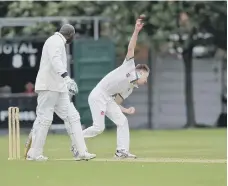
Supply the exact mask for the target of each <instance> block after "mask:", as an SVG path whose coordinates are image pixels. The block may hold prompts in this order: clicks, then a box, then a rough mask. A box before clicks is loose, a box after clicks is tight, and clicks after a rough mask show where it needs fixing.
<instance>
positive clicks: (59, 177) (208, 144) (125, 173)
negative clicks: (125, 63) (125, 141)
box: [0, 129, 226, 186]
mask: <svg viewBox="0 0 228 186" xmlns="http://www.w3.org/2000/svg"><path fill="white" fill-rule="evenodd" d="M26 137H27V136H22V137H21V141H22V142H24V141H25V139H26ZM87 144H88V148H89V151H90V152H92V153H96V154H97V158H96V159H94V160H92V161H88V162H85V161H83V162H76V161H73V160H72V154H71V152H70V151H69V149H70V140H69V137H68V136H66V135H49V136H48V138H47V143H46V146H45V155H47V156H49V158H50V161H48V162H28V161H24V160H19V161H16V160H15V161H8V160H7V158H8V136H0V146H1V150H0V154H1V156H0V165H1V168H0V183H1V186H14V185H16V186H27V185H28V186H64V185H65V186H75V185H78V186H166V185H167V186H225V185H226V130H225V129H220V130H217V129H216V130H211V129H210V130H209V129H208V130H199V129H198V130H196V129H194V130H178V131H175V130H171V131H131V152H132V153H135V154H137V155H138V157H139V158H138V159H137V160H131V161H130V160H125V161H117V160H115V159H113V155H114V152H115V147H116V134H115V131H107V132H105V133H103V134H101V135H99V136H97V137H95V138H93V139H89V140H87ZM22 149H23V144H22Z"/></svg>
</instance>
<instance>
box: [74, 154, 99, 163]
mask: <svg viewBox="0 0 228 186" xmlns="http://www.w3.org/2000/svg"><path fill="white" fill-rule="evenodd" d="M94 158H96V154H90V153H88V152H85V153H84V154H79V153H78V152H76V153H74V159H75V160H76V161H81V160H86V161H88V160H91V159H94Z"/></svg>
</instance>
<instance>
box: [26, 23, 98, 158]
mask: <svg viewBox="0 0 228 186" xmlns="http://www.w3.org/2000/svg"><path fill="white" fill-rule="evenodd" d="M74 35H75V29H74V27H73V26H72V25H70V24H65V25H63V26H62V27H61V29H60V31H59V32H56V33H55V34H54V35H52V36H50V37H49V38H48V39H47V40H46V41H45V43H44V46H43V50H42V56H41V61H40V68H39V71H38V74H37V77H36V83H35V91H36V93H37V94H38V97H37V103H38V104H37V108H36V115H37V117H36V120H35V122H34V124H33V132H32V140H31V148H30V149H29V150H28V153H27V157H26V159H27V160H35V161H45V160H47V157H45V156H43V147H44V144H45V141H46V137H47V133H48V130H49V127H50V126H51V124H52V120H53V114H54V112H55V113H56V114H57V115H58V116H59V117H60V118H61V119H62V120H63V121H64V123H65V125H66V124H67V125H66V128H67V130H68V131H70V132H69V133H70V134H71V135H70V136H71V140H72V141H73V142H72V143H73V144H77V140H76V138H75V136H77V135H78V134H77V132H80V129H79V128H77V127H78V125H79V123H80V122H79V121H80V119H78V116H77V114H75V113H74V112H72V113H70V111H72V110H70V111H69V108H70V107H71V103H70V99H69V93H70V94H73V95H75V94H76V93H78V87H77V84H76V82H75V81H74V80H72V79H71V78H70V77H69V76H68V73H67V53H66V48H65V45H66V44H70V43H71V42H72V41H73V38H74ZM74 111H75V110H74ZM79 136H80V134H79ZM80 151H81V152H79V156H80V158H81V159H85V160H89V159H92V158H95V157H96V155H95V154H90V153H88V152H87V151H86V149H85V148H84V149H80Z"/></svg>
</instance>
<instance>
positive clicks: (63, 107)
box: [28, 91, 86, 158]
mask: <svg viewBox="0 0 228 186" xmlns="http://www.w3.org/2000/svg"><path fill="white" fill-rule="evenodd" d="M37 103H38V105H37V108H36V114H37V117H36V120H35V122H34V124H33V133H32V144H31V148H30V150H29V151H28V156H30V157H33V158H35V157H38V156H39V155H42V154H43V147H44V144H45V141H46V137H47V133H48V129H49V127H50V126H51V123H52V120H53V114H54V112H56V114H57V115H58V116H59V117H60V118H61V119H62V120H63V121H64V123H65V125H66V129H67V131H68V134H69V135H70V137H71V140H72V144H75V145H76V146H77V147H78V150H79V151H81V152H84V151H85V150H86V145H85V142H84V138H83V134H82V128H81V123H80V116H79V114H78V112H77V110H76V109H75V107H74V105H73V104H72V103H71V102H70V99H69V95H68V93H67V92H66V93H65V92H64V93H60V92H53V91H39V92H38V98H37Z"/></svg>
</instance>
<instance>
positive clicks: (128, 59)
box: [126, 56, 134, 61]
mask: <svg viewBox="0 0 228 186" xmlns="http://www.w3.org/2000/svg"><path fill="white" fill-rule="evenodd" d="M131 59H134V56H133V57H130V58H129V59H127V58H126V61H130V60H131Z"/></svg>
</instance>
